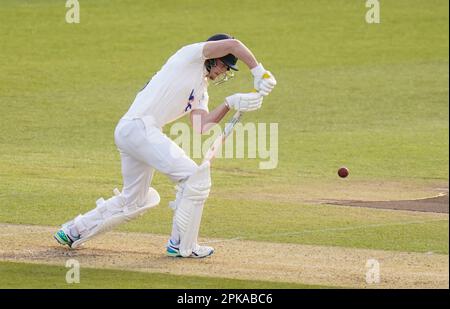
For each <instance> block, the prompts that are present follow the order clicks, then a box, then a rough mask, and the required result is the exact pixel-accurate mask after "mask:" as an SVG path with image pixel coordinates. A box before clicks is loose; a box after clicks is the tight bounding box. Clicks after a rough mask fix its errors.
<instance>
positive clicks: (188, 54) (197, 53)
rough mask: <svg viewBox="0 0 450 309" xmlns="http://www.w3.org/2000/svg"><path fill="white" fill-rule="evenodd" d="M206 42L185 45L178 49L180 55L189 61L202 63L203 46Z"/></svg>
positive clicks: (203, 59)
mask: <svg viewBox="0 0 450 309" xmlns="http://www.w3.org/2000/svg"><path fill="white" fill-rule="evenodd" d="M205 44H206V42H201V43H194V44H191V45H187V46H185V47H183V48H182V49H181V50H180V56H181V57H182V58H183V59H184V60H186V61H188V62H190V63H203V62H205V60H206V58H205V56H203V47H204V46H205Z"/></svg>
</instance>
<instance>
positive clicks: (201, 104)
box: [194, 91, 209, 113]
mask: <svg viewBox="0 0 450 309" xmlns="http://www.w3.org/2000/svg"><path fill="white" fill-rule="evenodd" d="M208 102H209V95H208V92H207V91H205V92H203V95H202V97H201V98H200V100H199V101H198V105H197V106H196V107H194V110H196V109H201V110H204V111H206V112H208V113H209V108H208Z"/></svg>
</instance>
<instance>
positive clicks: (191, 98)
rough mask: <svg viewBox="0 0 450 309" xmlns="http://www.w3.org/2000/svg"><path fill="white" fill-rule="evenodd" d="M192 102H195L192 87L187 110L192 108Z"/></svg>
mask: <svg viewBox="0 0 450 309" xmlns="http://www.w3.org/2000/svg"><path fill="white" fill-rule="evenodd" d="M192 103H194V89H192V91H191V94H190V95H189V100H188V103H187V105H186V108H185V109H184V111H185V112H187V111H188V110H190V109H192Z"/></svg>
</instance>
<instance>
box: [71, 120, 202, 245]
mask: <svg viewBox="0 0 450 309" xmlns="http://www.w3.org/2000/svg"><path fill="white" fill-rule="evenodd" d="M114 140H115V143H116V146H117V148H118V150H119V152H120V157H121V160H122V176H123V187H122V193H121V196H122V198H123V201H124V205H122V206H121V205H115V206H116V207H123V206H127V205H133V204H137V205H143V204H145V203H146V201H147V193H148V189H149V187H150V184H151V182H152V177H153V173H154V171H155V170H158V171H159V172H161V173H163V174H165V175H167V176H168V177H169V178H170V179H171V180H172V181H174V182H179V181H181V180H184V179H187V178H189V177H190V176H191V175H193V174H194V173H195V172H196V171H197V169H198V166H197V164H196V163H195V162H194V161H192V160H191V159H190V158H189V157H188V156H187V155H186V153H185V152H184V150H183V149H181V148H180V147H179V146H178V145H177V144H175V143H174V142H173V141H172V140H170V139H169V138H168V137H167V136H166V135H165V134H163V133H162V130H161V128H158V127H156V126H154V125H152V122H151V121H149V119H121V120H120V122H119V123H118V124H117V127H116V130H115V132H114ZM115 203H116V204H117V202H115ZM80 220H81V222H80V226H82V227H83V229H84V230H92V229H93V228H95V227H96V226H97V225H98V224H100V223H101V222H102V221H103V218H102V216H101V215H100V214H99V213H98V212H97V211H96V210H95V209H93V210H91V211H89V212H87V213H86V214H84V215H83V216H82V217H81V219H80ZM69 232H70V234H71V235H72V236H73V237H77V236H78V235H80V233H82V232H81V230H80V229H79V228H78V226H77V225H76V224H74V225H71V226H69ZM179 238H180V235H179V232H178V229H177V228H176V223H175V220H173V223H172V235H171V239H172V241H173V242H174V243H178V242H179Z"/></svg>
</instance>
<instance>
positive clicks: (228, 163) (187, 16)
mask: <svg viewBox="0 0 450 309" xmlns="http://www.w3.org/2000/svg"><path fill="white" fill-rule="evenodd" d="M80 4H81V23H80V24H67V23H66V22H65V14H66V10H67V9H66V8H65V6H64V1H50V0H47V1H44V0H36V1H18V0H8V1H2V2H1V3H0V42H2V43H1V48H0V64H1V65H0V115H1V116H0V132H1V134H0V222H7V223H19V224H21V223H22V224H38V225H55V226H56V225H59V224H61V223H63V222H65V221H66V220H68V219H71V218H72V217H74V216H75V215H77V214H79V213H82V212H85V211H87V210H89V209H91V208H93V207H94V206H95V200H96V199H97V198H99V197H100V196H104V197H105V198H106V197H109V196H110V195H111V194H112V193H111V192H112V189H113V188H115V187H119V188H120V187H121V174H120V159H119V154H118V152H117V150H116V148H115V145H114V140H113V132H114V127H115V125H116V123H117V121H118V120H119V118H120V117H121V116H122V115H123V114H124V113H125V112H126V110H127V109H128V107H129V105H130V104H131V103H132V101H133V99H134V96H135V94H136V92H137V91H139V89H140V88H141V87H142V85H144V84H145V83H146V81H147V80H148V79H149V78H150V77H151V76H152V75H153V73H154V72H155V71H157V70H158V69H159V68H160V67H161V66H162V64H163V63H164V62H165V61H166V60H167V58H168V57H169V56H170V55H171V54H172V53H174V52H175V51H176V50H177V49H178V48H180V47H181V46H183V45H186V44H189V43H192V42H198V41H202V40H204V39H206V38H207V37H208V36H210V35H211V34H213V33H216V32H228V33H231V34H232V35H234V36H235V37H237V38H239V39H240V40H241V41H243V42H244V43H245V44H246V45H247V46H248V47H249V48H250V49H251V50H252V51H253V52H254V53H255V55H256V56H257V58H258V60H260V61H261V62H262V63H263V64H264V65H265V67H266V68H267V69H269V70H271V71H272V72H273V73H274V75H275V76H276V77H277V80H278V85H277V87H276V88H275V90H274V92H273V93H272V94H271V95H270V96H269V97H268V98H267V99H266V100H265V102H264V105H263V108H262V109H261V110H260V111H258V112H255V113H249V114H247V115H245V117H244V119H243V121H244V122H250V121H252V122H253V121H257V122H264V123H278V124H279V142H278V143H279V153H278V157H279V158H278V161H279V163H278V166H277V168H276V169H273V170H259V169H258V163H259V162H260V160H258V159H218V160H216V161H214V163H213V167H212V177H213V189H212V192H211V197H210V199H209V200H208V203H207V208H206V209H205V212H204V219H203V224H202V230H201V235H202V236H208V237H218V238H234V237H244V238H245V239H252V240H260V241H270V242H291V243H301V244H312V245H331V246H342V247H354V248H371V249H384V250H394V251H395V250H398V251H411V252H428V251H433V252H437V253H445V254H448V244H449V237H448V236H449V235H448V229H449V226H448V216H446V217H445V216H443V215H439V216H438V215H433V214H424V213H412V212H395V211H387V210H375V209H361V208H347V207H338V206H329V205H316V204H314V203H309V202H305V201H307V200H311V199H313V198H310V199H308V197H309V195H311V196H312V195H314V197H317V196H320V194H321V191H323V194H324V195H325V194H327V192H328V190H329V188H335V190H336V191H337V192H339V190H341V189H342V190H345V191H346V192H349V195H348V196H350V197H352V196H353V195H352V194H355V195H358V196H359V197H360V196H361V195H363V194H362V193H361V190H360V188H361V187H364V188H365V190H366V191H367V193H368V194H369V193H371V192H372V193H373V192H375V193H376V196H377V197H379V198H383V197H385V198H391V197H392V196H394V197H395V196H397V195H399V194H400V193H401V196H402V197H404V198H405V199H407V198H417V197H418V196H420V195H421V194H422V191H421V190H422V189H421V188H430V187H442V186H448V170H449V164H448V162H449V152H448V149H449V135H448V132H449V127H448V120H449V101H448V95H449V91H448V82H449V75H448V74H449V72H448V65H449V61H448V59H449V55H448V47H449V46H448V42H449V32H448V25H449V18H448V9H449V7H448V6H449V4H448V1H446V0H433V1H419V0H414V1H411V0H385V1H382V3H381V24H377V25H375V24H367V23H366V22H365V14H366V10H367V8H366V7H365V1H363V0H350V1H348V0H339V1H280V2H276V3H275V2H273V1H268V0H259V1H226V2H224V1H206V0H205V1H194V0H190V1H181V0H179V1H172V2H170V3H169V2H167V1H144V0H142V1H118V0H114V1H110V0H108V1H107V0H98V1H80ZM230 8H232V12H230ZM239 65H240V68H241V70H240V71H239V72H238V73H237V74H236V75H237V76H236V78H235V79H234V80H232V81H230V82H229V83H227V84H224V85H221V86H220V87H214V86H211V87H210V90H209V93H210V109H211V108H212V107H214V106H216V105H218V104H220V103H221V102H222V100H223V98H224V97H225V96H226V95H229V94H232V93H234V92H243V91H248V89H250V88H251V87H252V79H251V76H250V73H249V72H248V69H247V68H245V65H244V64H243V63H242V62H240V63H239ZM169 129H170V125H169V126H168V127H167V128H165V131H166V132H169ZM341 165H346V166H348V167H349V168H350V171H351V174H350V177H349V178H348V179H346V180H345V181H344V182H343V180H341V179H338V178H337V176H336V171H337V168H338V167H339V166H341ZM391 185H392V186H393V187H394V188H398V190H397V191H398V192H397V193H395V191H396V190H395V189H392V191H394V193H393V192H390V193H388V192H384V190H385V189H386V190H387V188H389V187H390V186H391ZM153 186H154V187H156V189H157V190H158V191H159V192H160V194H161V197H162V203H161V205H160V206H159V207H158V208H157V209H154V210H152V211H151V213H148V214H146V215H145V216H144V217H143V218H140V219H139V220H136V221H134V222H132V223H130V224H127V225H126V226H124V227H122V228H121V230H122V231H138V232H149V233H158V234H168V233H169V232H170V229H171V216H172V212H171V210H170V209H169V208H168V207H167V204H168V202H169V201H170V200H172V199H173V195H174V189H173V185H172V184H171V183H170V182H169V180H167V179H166V178H165V177H164V176H162V175H160V174H156V175H155V178H154V182H153ZM293 192H294V194H293ZM263 193H264V194H263ZM297 193H298V194H300V193H302V194H303V195H302V198H295V197H296V194H297ZM396 194H397V195H396ZM267 196H270V197H271V198H267ZM397 197H398V196H397ZM11 265H13V266H11ZM10 266H11V267H12V268H11V272H6V273H7V274H8V276H9V275H11V278H14V281H12V282H11V286H21V282H24V281H23V278H22V277H21V276H22V275H21V274H23V272H21V271H18V272H15V271H14V269H13V268H15V269H19V270H20V268H21V267H20V266H18V265H16V264H4V263H2V264H1V269H2V274H3V271H8V269H9V267H10ZM26 267H28V266H26V265H24V266H23V270H24V269H26ZM46 267H47V266H46ZM42 269H48V271H49V276H50V275H52V274H54V272H55V271H57V268H51V267H49V268H45V267H44V268H42ZM87 271H92V274H93V277H95V276H96V274H98V273H97V272H96V271H94V270H87ZM100 272H101V271H99V273H100ZM13 274H15V275H13ZM114 274H118V273H114ZM30 276H32V277H33V276H34V275H30ZM36 276H38V275H36ZM112 276H113V275H112ZM123 276H128V274H127V275H125V273H124V274H123ZM130 276H141V275H135V274H132V275H130ZM142 276H150V275H142ZM155 276H157V277H158V278H160V279H158V280H160V281H158V282H160V283H161V285H162V286H163V287H170V282H171V279H170V276H167V278H166V279H167V282H166V283H164V282H165V280H164V276H165V275H155ZM0 277H4V276H0ZM142 278H143V277H142ZM211 280H212V281H211V283H210V284H212V286H214V284H215V283H214V282H216V281H214V279H211ZM93 282H97V281H95V280H94V281H93ZM128 282H130V281H128ZM130 284H131V283H130ZM234 284H236V287H238V286H239V287H240V286H241V284H242V286H245V284H246V283H237V282H234V281H230V282H229V286H234ZM248 284H249V285H250V284H251V283H248ZM0 286H1V284H0ZM58 287H59V286H58ZM61 287H62V286H61ZM89 287H95V284H94V283H92V286H89ZM121 287H126V286H125V285H124V286H121ZM130 287H134V285H133V286H131V285H130ZM174 287H175V286H174Z"/></svg>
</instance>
